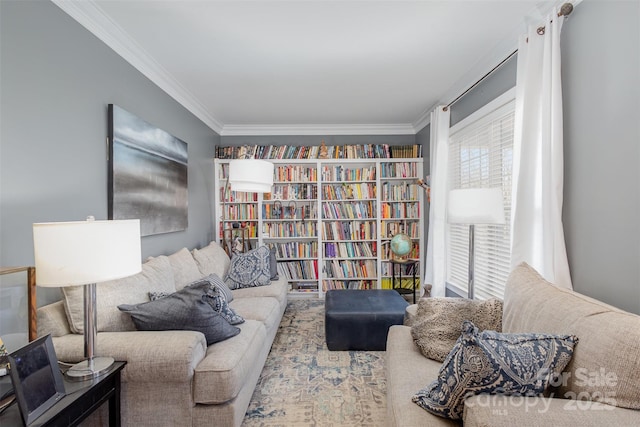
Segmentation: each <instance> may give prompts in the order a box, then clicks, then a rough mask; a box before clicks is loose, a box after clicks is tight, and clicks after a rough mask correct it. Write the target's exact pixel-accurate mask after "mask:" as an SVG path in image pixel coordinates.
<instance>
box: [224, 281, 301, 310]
mask: <svg viewBox="0 0 640 427" xmlns="http://www.w3.org/2000/svg"><path fill="white" fill-rule="evenodd" d="M288 291H289V283H288V282H287V281H286V279H284V278H281V279H278V280H276V281H274V282H271V283H270V284H268V285H267V286H257V287H254V288H243V289H234V290H233V291H232V292H233V297H234V298H253V297H272V298H275V299H277V300H278V302H279V303H280V304H286V302H287V292H288Z"/></svg>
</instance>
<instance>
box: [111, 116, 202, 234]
mask: <svg viewBox="0 0 640 427" xmlns="http://www.w3.org/2000/svg"><path fill="white" fill-rule="evenodd" d="M187 157H188V156H187V144H186V143H185V142H184V141H181V140H180V139H178V138H176V137H175V136H173V135H171V134H169V133H167V132H165V131H164V130H162V129H159V128H157V127H155V126H153V125H151V124H149V123H147V122H145V121H144V120H142V119H140V118H138V117H136V116H135V115H133V114H131V113H129V112H128V111H126V110H124V109H123V108H121V107H118V106H117V105H114V104H109V189H108V193H109V194H108V197H109V219H140V234H141V235H142V236H149V235H152V234H161V233H169V232H173V231H181V230H185V229H186V228H187V225H188V199H189V197H188V196H189V194H188V186H187V164H188V158H187Z"/></svg>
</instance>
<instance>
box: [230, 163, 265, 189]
mask: <svg viewBox="0 0 640 427" xmlns="http://www.w3.org/2000/svg"><path fill="white" fill-rule="evenodd" d="M273 170H274V167H273V163H271V162H268V161H266V160H260V159H236V160H231V161H230V162H229V185H230V186H231V191H245V192H248V193H270V192H271V186H272V185H273Z"/></svg>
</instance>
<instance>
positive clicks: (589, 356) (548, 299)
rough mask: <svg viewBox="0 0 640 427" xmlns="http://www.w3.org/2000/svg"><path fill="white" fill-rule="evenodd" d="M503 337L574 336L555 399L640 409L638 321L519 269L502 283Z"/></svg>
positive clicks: (529, 270) (524, 267) (527, 269)
mask: <svg viewBox="0 0 640 427" xmlns="http://www.w3.org/2000/svg"><path fill="white" fill-rule="evenodd" d="M603 286H606V284H603ZM503 331H505V332H524V331H532V332H542V333H550V334H554V333H570V334H573V335H576V336H578V337H579V338H580V344H578V345H577V346H576V349H575V351H574V354H573V358H572V359H571V363H570V364H569V366H568V367H567V371H568V372H567V373H566V375H564V376H563V381H562V383H561V384H560V387H559V388H558V390H557V391H556V393H555V397H566V398H570V397H574V398H575V397H576V396H580V399H582V400H586V398H588V399H589V400H594V401H598V402H603V403H608V404H610V405H614V406H620V407H623V408H630V409H640V356H639V355H640V316H637V315H635V314H631V313H628V312H625V311H622V310H619V309H617V308H615V307H612V306H610V305H607V304H605V303H603V302H600V301H597V300H595V299H592V298H589V297H586V296H584V295H581V294H578V293H576V292H573V291H569V290H566V289H561V288H558V287H556V286H554V285H552V284H551V283H549V282H547V281H546V280H544V279H543V278H542V277H541V276H540V275H539V274H538V273H537V272H536V271H535V270H534V269H533V268H531V267H530V266H529V265H527V264H525V263H523V264H520V265H519V266H518V267H516V268H515V269H514V270H513V271H512V272H511V274H510V276H509V279H508V280H507V284H506V288H505V299H504V316H503Z"/></svg>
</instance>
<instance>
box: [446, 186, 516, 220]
mask: <svg viewBox="0 0 640 427" xmlns="http://www.w3.org/2000/svg"><path fill="white" fill-rule="evenodd" d="M447 220H448V221H449V223H451V224H504V222H505V220H504V202H503V196H502V189H500V188H464V189H459V190H451V191H450V192H449V206H448V209H447Z"/></svg>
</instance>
